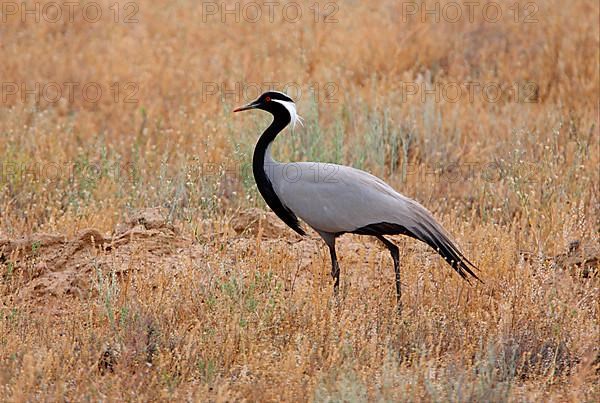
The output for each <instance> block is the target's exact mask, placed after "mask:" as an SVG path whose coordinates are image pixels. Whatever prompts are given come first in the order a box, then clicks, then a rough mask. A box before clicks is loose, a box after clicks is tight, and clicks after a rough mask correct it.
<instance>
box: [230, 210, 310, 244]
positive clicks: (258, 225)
mask: <svg viewBox="0 0 600 403" xmlns="http://www.w3.org/2000/svg"><path fill="white" fill-rule="evenodd" d="M230 224H231V228H233V230H234V231H235V232H236V233H238V234H240V235H255V236H256V235H260V236H262V237H265V238H279V237H282V236H285V237H290V238H295V239H297V240H299V239H301V237H300V236H299V235H297V234H296V233H295V232H294V231H292V230H291V229H290V228H289V227H288V226H287V225H285V223H284V222H283V221H281V220H280V219H279V217H277V215H275V213H272V212H270V211H269V212H267V211H264V210H260V209H257V208H252V209H248V210H244V211H241V212H240V213H238V214H237V215H236V216H235V217H234V218H233V219H232V220H231V223H230Z"/></svg>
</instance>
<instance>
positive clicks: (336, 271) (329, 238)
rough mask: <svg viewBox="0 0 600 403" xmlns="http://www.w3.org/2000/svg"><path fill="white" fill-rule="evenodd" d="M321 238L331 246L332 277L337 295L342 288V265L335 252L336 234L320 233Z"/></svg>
mask: <svg viewBox="0 0 600 403" xmlns="http://www.w3.org/2000/svg"><path fill="white" fill-rule="evenodd" d="M320 235H321V238H323V240H324V241H325V243H326V244H327V246H328V247H329V256H330V257H331V277H333V292H334V293H335V294H336V295H337V294H338V291H339V289H340V265H339V264H338V261H337V255H336V253H335V235H333V234H327V233H320Z"/></svg>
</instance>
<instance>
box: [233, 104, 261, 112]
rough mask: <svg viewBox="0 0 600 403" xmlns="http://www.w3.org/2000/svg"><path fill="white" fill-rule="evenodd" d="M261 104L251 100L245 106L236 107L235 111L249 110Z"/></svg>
mask: <svg viewBox="0 0 600 403" xmlns="http://www.w3.org/2000/svg"><path fill="white" fill-rule="evenodd" d="M259 105H260V103H258V102H256V101H254V102H250V103H249V104H247V105H244V106H240V107H239V108H235V109H234V110H233V111H234V112H241V111H247V110H248V109H254V108H257V107H258V106H259Z"/></svg>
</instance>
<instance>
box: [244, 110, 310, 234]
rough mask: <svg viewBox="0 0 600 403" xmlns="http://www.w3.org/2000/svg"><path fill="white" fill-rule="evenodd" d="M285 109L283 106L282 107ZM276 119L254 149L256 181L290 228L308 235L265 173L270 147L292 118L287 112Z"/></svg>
mask: <svg viewBox="0 0 600 403" xmlns="http://www.w3.org/2000/svg"><path fill="white" fill-rule="evenodd" d="M282 108H283V106H282ZM273 116H274V119H273V122H272V123H271V125H270V126H269V127H268V128H267V130H265V131H264V133H263V134H262V135H261V136H260V138H259V139H258V143H256V147H255V148H254V156H253V157H252V172H253V173H254V180H256V186H257V187H258V191H259V192H260V194H261V195H262V197H263V199H265V202H267V205H268V206H269V207H270V208H271V210H273V211H274V212H275V214H277V216H279V218H281V220H282V221H283V222H285V223H286V224H287V225H288V226H289V227H290V228H292V229H293V230H294V231H296V232H297V233H298V234H300V235H305V234H306V233H305V232H304V230H303V229H302V228H301V227H300V223H299V222H298V217H296V215H295V214H294V213H293V212H292V211H291V210H290V209H289V208H288V207H287V206H285V205H284V204H283V203H282V202H281V199H279V196H277V193H275V189H273V184H272V183H271V180H270V179H269V177H268V176H267V173H266V172H265V156H266V154H267V150H268V148H269V145H270V144H271V143H272V142H273V140H275V137H277V135H278V134H279V133H280V132H281V131H282V130H283V129H284V128H285V127H286V126H287V125H288V124H289V123H290V121H291V116H290V114H289V113H288V112H287V110H285V111H283V110H282V111H281V112H280V113H273ZM267 168H268V169H270V170H274V167H267Z"/></svg>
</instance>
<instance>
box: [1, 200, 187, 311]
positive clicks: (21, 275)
mask: <svg viewBox="0 0 600 403" xmlns="http://www.w3.org/2000/svg"><path fill="white" fill-rule="evenodd" d="M165 216H166V215H165V214H164V212H162V211H161V210H159V209H144V210H139V211H135V212H134V213H132V214H131V215H130V217H129V218H128V219H127V221H126V222H125V223H121V224H118V225H117V226H116V227H115V229H114V231H113V234H112V235H110V236H104V235H102V234H101V233H100V232H99V231H98V230H96V229H93V228H90V229H84V230H82V231H80V232H79V233H78V234H76V236H74V237H73V238H71V239H68V238H67V237H65V236H63V235H53V234H34V235H32V236H30V237H26V238H22V239H18V240H8V239H4V240H2V239H0V267H1V266H4V267H3V270H2V273H3V274H2V278H1V279H0V280H1V282H0V291H1V293H0V301H1V302H2V303H3V304H4V305H9V304H12V303H20V304H23V303H25V304H27V303H30V304H31V307H32V308H34V309H35V307H36V306H40V305H43V306H45V307H49V306H52V307H54V308H56V309H58V310H59V311H60V306H61V305H62V306H64V299H63V298H64V297H65V296H76V297H81V298H84V297H86V296H89V295H91V294H93V293H94V292H95V290H94V284H93V282H94V280H95V279H97V278H98V276H102V275H105V274H106V273H107V272H111V271H112V272H114V273H115V274H116V275H121V274H123V273H125V272H127V271H128V270H130V268H131V259H132V257H133V256H134V255H135V253H136V249H139V248H141V249H143V251H144V252H147V254H146V255H145V256H146V259H149V260H150V261H158V260H161V259H164V258H165V257H166V256H169V255H173V254H174V253H175V252H177V251H178V249H180V248H181V247H182V245H184V244H188V243H190V241H189V240H187V239H186V238H184V237H182V236H180V235H179V232H178V231H177V230H176V228H175V227H174V226H173V225H171V224H169V223H168V222H167V220H166V218H165Z"/></svg>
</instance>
